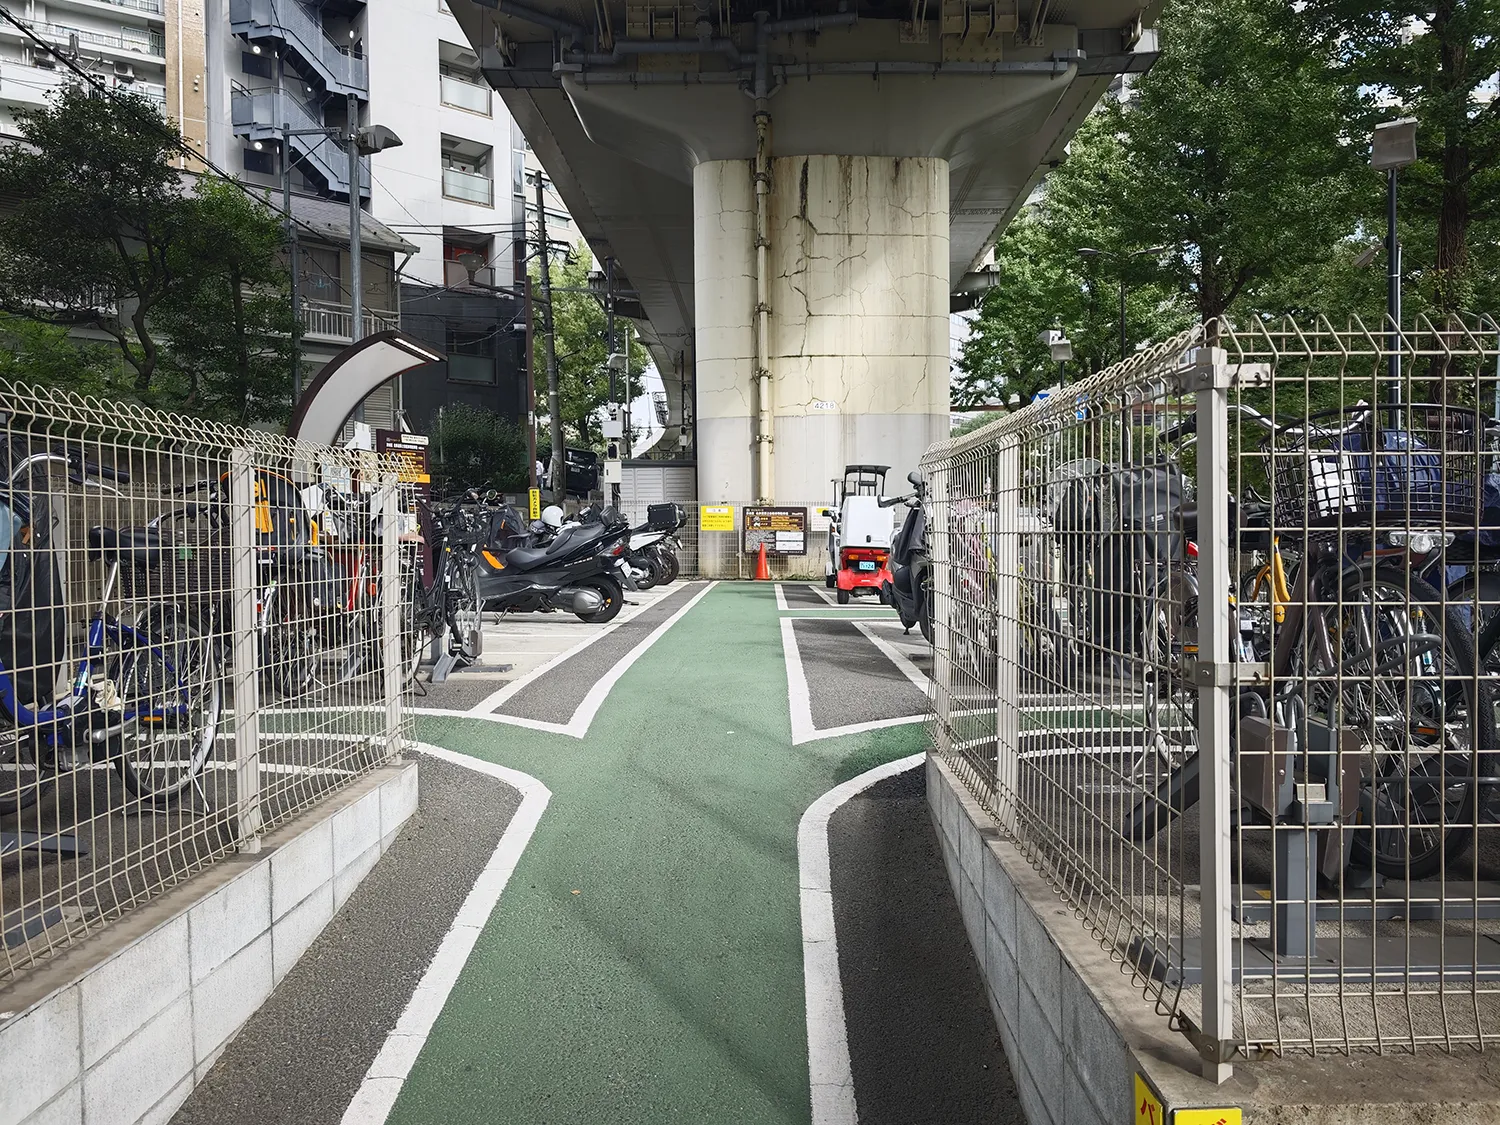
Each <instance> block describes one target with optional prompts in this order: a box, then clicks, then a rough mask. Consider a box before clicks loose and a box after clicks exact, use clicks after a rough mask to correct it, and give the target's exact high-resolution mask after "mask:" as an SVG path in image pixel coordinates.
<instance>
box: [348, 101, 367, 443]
mask: <svg viewBox="0 0 1500 1125" xmlns="http://www.w3.org/2000/svg"><path fill="white" fill-rule="evenodd" d="M359 186H360V185H359V99H358V98H356V97H355V96H354V95H353V94H350V95H349V285H350V287H351V288H352V289H353V290H354V292H353V294H352V295H351V296H350V299H349V307H350V310H351V311H352V313H353V316H354V323H353V324H352V325H351V326H350V337H349V338H350V339H351V340H353V342H354V343H356V344H357V343H359V342H360V341H361V340H363V339H364V336H365V333H364V319H365V300H364V286H363V281H364V278H363V276H362V275H363V273H364V262H363V250H364V245H363V236H364V231H363V230H362V229H361V228H362V227H363V225H364V224H363V223H362V222H361V221H360V206H359ZM364 414H365V408H364V403H363V402H361V403H360V405H359V412H358V414H357V415H356V417H357V418H359V419H360V420H361V421H363V420H364Z"/></svg>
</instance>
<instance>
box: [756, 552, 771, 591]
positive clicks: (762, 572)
mask: <svg viewBox="0 0 1500 1125" xmlns="http://www.w3.org/2000/svg"><path fill="white" fill-rule="evenodd" d="M755 580H756V581H757V582H769V581H771V568H770V567H769V566H767V565H766V545H765V544H764V543H762V544H761V545H760V554H759V555H757V556H756V557H755Z"/></svg>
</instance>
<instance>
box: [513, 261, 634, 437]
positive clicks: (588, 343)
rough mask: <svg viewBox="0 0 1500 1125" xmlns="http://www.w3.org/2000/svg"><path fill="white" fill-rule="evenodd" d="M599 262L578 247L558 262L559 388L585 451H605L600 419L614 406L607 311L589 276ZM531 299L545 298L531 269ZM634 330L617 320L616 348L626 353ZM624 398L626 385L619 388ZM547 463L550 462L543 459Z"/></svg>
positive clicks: (542, 379)
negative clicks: (608, 405) (591, 288)
mask: <svg viewBox="0 0 1500 1125" xmlns="http://www.w3.org/2000/svg"><path fill="white" fill-rule="evenodd" d="M593 265H594V259H593V256H592V255H591V254H590V253H589V251H588V247H587V246H585V245H584V244H582V243H579V244H578V245H577V246H576V247H574V249H573V253H572V254H570V255H569V256H568V259H567V260H566V261H562V262H553V263H552V266H551V269H552V287H553V293H552V319H553V327H554V331H555V332H556V334H557V345H556V347H557V374H558V378H557V385H558V398H559V399H560V401H561V406H562V416H563V423H564V427H565V430H571V431H572V438H571V440H572V441H575V442H577V444H578V447H579V448H582V449H594V450H599V449H602V448H603V435H602V434H601V433H600V431H599V427H598V424H597V422H596V418H595V416H596V415H597V414H598V413H599V411H600V410H601V409H602V408H603V407H604V406H605V404H606V403H608V402H609V344H608V342H607V340H606V339H605V332H604V328H605V316H604V306H603V304H601V303H600V301H599V299H598V298H597V297H595V296H593V294H592V293H590V292H589V291H588V290H589V272H590V271H591V270H592V269H593ZM531 281H532V293H533V294H535V295H536V296H537V297H540V295H541V271H540V268H539V266H538V264H537V263H535V262H533V263H532V266H531ZM541 323H542V321H541V317H540V316H538V317H537V331H536V333H535V340H534V345H535V354H534V357H533V362H534V364H535V367H534V370H535V371H536V379H537V399H538V403H539V404H544V403H545V402H546V401H547V383H546V378H547V357H546V351H545V347H546V342H545V340H543V339H542V334H541ZM629 328H630V324H629V322H628V321H626V320H625V319H624V318H623V317H618V316H617V317H616V318H615V346H616V347H617V348H619V349H620V350H621V351H626V350H627V349H626V346H625V341H626V338H627V333H628V331H629ZM628 351H629V356H630V378H631V380H632V381H634V380H637V379H639V378H640V375H641V373H642V372H643V371H644V370H645V369H646V364H645V357H644V354H643V349H639V348H634V347H631V348H629V349H628ZM619 390H620V393H621V394H622V395H623V394H624V391H625V387H624V384H623V379H622V381H621V386H620V388H619ZM542 459H543V460H544V461H545V460H547V458H546V457H545V456H544V457H543V458H542Z"/></svg>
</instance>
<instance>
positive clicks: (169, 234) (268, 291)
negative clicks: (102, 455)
mask: <svg viewBox="0 0 1500 1125" xmlns="http://www.w3.org/2000/svg"><path fill="white" fill-rule="evenodd" d="M18 120H19V122H20V128H21V133H22V135H23V137H24V140H25V142H26V143H24V144H17V145H11V146H5V147H0V195H5V196H8V197H11V198H13V199H14V200H15V201H16V202H15V205H14V207H13V209H12V210H10V211H9V212H8V213H6V214H4V215H0V310H3V311H4V312H7V313H9V314H11V315H13V316H20V317H24V318H27V319H30V320H33V321H37V322H41V323H46V324H52V325H57V326H60V327H65V328H73V329H79V328H91V329H94V330H97V331H98V332H100V333H103V334H104V335H106V336H108V337H109V338H111V339H112V340H113V341H114V343H115V346H116V349H117V350H118V353H119V356H120V358H121V360H122V361H123V363H122V367H123V368H125V369H128V372H129V376H130V377H129V379H128V380H124V381H122V383H121V385H120V386H118V387H116V388H114V391H115V393H126V394H128V395H130V396H131V397H134V398H136V399H139V400H141V401H144V402H148V403H151V404H153V405H160V406H166V407H170V408H175V409H182V410H189V411H192V412H196V413H202V414H206V415H210V416H213V417H217V418H222V419H225V420H229V421H236V422H249V421H255V420H262V419H278V418H283V417H285V415H286V413H287V409H288V404H287V398H288V393H287V388H288V385H289V383H290V367H291V361H290V341H291V338H292V335H291V334H292V332H293V331H294V330H295V327H296V326H295V324H294V323H293V321H292V318H291V310H290V307H289V303H288V301H287V297H286V293H287V291H288V289H289V287H290V278H289V274H288V272H287V269H286V267H285V265H284V263H283V261H282V258H281V256H280V244H281V227H280V224H279V223H278V221H277V219H276V218H275V216H274V215H273V214H272V213H271V212H270V211H269V210H267V209H266V208H264V207H261V206H259V205H257V204H255V203H254V202H252V201H251V200H250V199H248V198H247V197H245V195H244V194H243V192H241V191H240V189H239V188H237V187H235V186H232V185H229V184H227V183H224V182H221V181H211V180H206V179H205V180H201V181H199V183H198V186H197V187H196V188H195V189H194V190H191V191H190V190H188V189H187V188H186V186H185V181H186V177H185V176H184V174H183V173H182V172H181V171H179V170H178V169H177V168H175V167H174V166H173V161H174V160H175V159H176V158H177V157H178V156H179V150H178V147H177V146H178V143H179V142H180V140H181V138H180V134H179V133H178V131H177V128H176V126H175V125H173V124H172V123H170V122H168V121H167V120H165V119H164V118H163V117H162V115H161V113H160V111H159V110H158V109H157V107H156V106H155V104H154V103H152V102H150V101H148V100H147V99H145V98H141V97H136V96H134V95H128V94H127V95H121V96H117V97H107V96H104V95H103V94H101V93H99V92H97V91H94V90H92V89H89V88H86V87H84V86H82V85H70V86H65V87H63V88H62V90H61V92H60V93H59V95H58V97H57V98H56V99H55V100H54V101H53V103H52V104H51V105H49V106H48V107H46V108H44V109H40V110H36V111H33V112H29V113H25V114H21V115H19V118H18ZM283 372H285V373H286V374H285V375H283V374H282V373H283Z"/></svg>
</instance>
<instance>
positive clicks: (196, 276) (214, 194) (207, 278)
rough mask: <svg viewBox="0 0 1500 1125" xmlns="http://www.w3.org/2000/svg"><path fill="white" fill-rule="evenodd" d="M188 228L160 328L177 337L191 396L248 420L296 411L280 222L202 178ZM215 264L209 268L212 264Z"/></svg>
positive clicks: (173, 361)
mask: <svg viewBox="0 0 1500 1125" xmlns="http://www.w3.org/2000/svg"><path fill="white" fill-rule="evenodd" d="M183 213H184V219H185V221H184V224H183V225H184V228H185V230H184V234H183V236H182V237H181V238H179V239H178V240H177V241H176V243H175V244H174V245H173V247H172V250H171V253H170V255H169V264H170V265H171V266H172V267H173V269H174V270H175V272H176V276H177V278H178V282H177V284H176V285H175V286H174V287H173V290H172V293H171V295H170V297H169V298H168V300H166V301H165V302H164V303H163V304H162V306H161V308H160V310H159V311H158V315H157V316H156V317H155V318H154V321H153V326H154V327H155V328H157V329H159V330H160V331H161V332H162V333H164V334H165V335H166V336H167V337H168V339H169V340H170V341H171V343H170V358H169V361H168V362H169V365H170V367H171V370H172V371H173V373H174V374H176V375H177V376H178V377H179V378H180V379H181V380H182V382H183V383H184V384H185V394H184V396H183V398H184V402H185V404H187V405H190V406H192V407H194V408H196V409H198V410H201V411H202V412H203V413H206V414H211V415H213V416H215V417H220V418H227V419H230V420H233V421H237V422H240V423H248V422H252V421H256V420H259V419H274V420H276V421H284V420H285V419H286V417H287V416H288V414H289V413H290V407H291V382H292V377H291V373H292V340H293V338H294V334H295V333H297V332H299V331H300V330H301V325H300V324H299V323H298V321H297V318H296V317H295V316H294V315H293V314H292V304H291V285H290V275H289V274H288V272H287V270H286V268H285V265H284V262H283V259H282V244H283V234H282V227H281V224H280V222H279V221H278V220H277V219H276V217H275V216H274V215H273V214H272V213H271V212H270V211H269V210H267V209H266V208H265V207H263V206H261V205H260V204H258V203H256V202H255V201H254V200H253V199H251V198H250V197H249V196H247V195H246V194H245V193H244V192H242V191H241V190H239V189H238V188H236V187H234V186H233V185H231V184H227V183H224V182H222V181H219V180H208V179H205V180H201V181H199V183H198V185H197V188H196V191H195V192H194V194H193V195H192V196H191V197H189V198H188V199H186V200H184V201H183ZM205 267H207V268H205Z"/></svg>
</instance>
